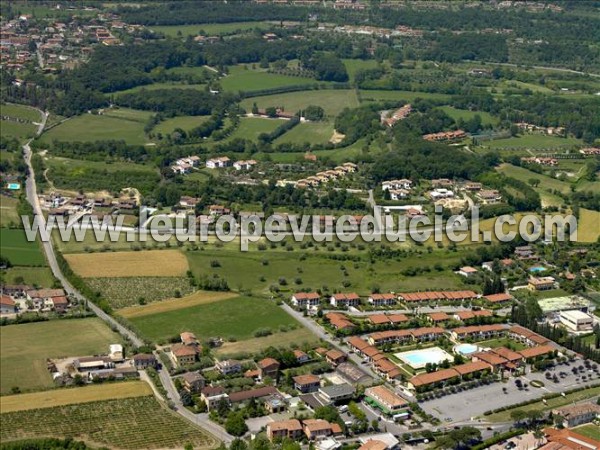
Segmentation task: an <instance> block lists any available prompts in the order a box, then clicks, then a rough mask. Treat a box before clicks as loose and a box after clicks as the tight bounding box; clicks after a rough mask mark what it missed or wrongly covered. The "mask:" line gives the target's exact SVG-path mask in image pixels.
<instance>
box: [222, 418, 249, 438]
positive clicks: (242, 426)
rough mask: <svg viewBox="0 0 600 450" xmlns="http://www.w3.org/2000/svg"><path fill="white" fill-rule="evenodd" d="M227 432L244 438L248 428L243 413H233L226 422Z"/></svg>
mask: <svg viewBox="0 0 600 450" xmlns="http://www.w3.org/2000/svg"><path fill="white" fill-rule="evenodd" d="M225 430H226V431H227V432H228V433H229V434H231V435H233V436H243V435H244V434H245V433H246V431H248V426H247V425H246V421H245V420H244V416H243V415H242V413H241V412H231V413H229V415H228V416H227V420H226V421H225Z"/></svg>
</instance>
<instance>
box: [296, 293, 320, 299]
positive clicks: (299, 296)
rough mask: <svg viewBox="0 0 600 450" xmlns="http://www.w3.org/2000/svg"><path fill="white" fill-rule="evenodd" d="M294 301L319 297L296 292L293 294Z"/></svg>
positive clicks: (315, 294)
mask: <svg viewBox="0 0 600 450" xmlns="http://www.w3.org/2000/svg"><path fill="white" fill-rule="evenodd" d="M294 297H295V298H296V300H310V299H320V298H321V296H320V295H319V294H318V293H316V292H296V293H295V294H294Z"/></svg>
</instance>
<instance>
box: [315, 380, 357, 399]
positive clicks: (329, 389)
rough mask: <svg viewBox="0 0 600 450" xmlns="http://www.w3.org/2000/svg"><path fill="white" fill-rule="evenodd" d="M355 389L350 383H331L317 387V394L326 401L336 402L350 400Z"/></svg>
mask: <svg viewBox="0 0 600 450" xmlns="http://www.w3.org/2000/svg"><path fill="white" fill-rule="evenodd" d="M354 392H355V389H354V387H353V386H352V385H351V384H348V383H341V384H332V385H331V386H324V387H321V388H319V395H320V396H321V397H323V398H324V399H325V400H326V401H327V402H328V403H337V402H342V401H345V400H350V399H351V398H352V396H353V395H354Z"/></svg>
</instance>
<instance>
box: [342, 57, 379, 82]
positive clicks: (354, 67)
mask: <svg viewBox="0 0 600 450" xmlns="http://www.w3.org/2000/svg"><path fill="white" fill-rule="evenodd" d="M342 61H343V62H344V65H345V66H346V70H347V71H348V76H349V77H350V81H354V76H355V75H356V72H358V71H359V70H367V69H374V68H376V67H377V61H375V60H374V59H365V60H363V59H344V60H342Z"/></svg>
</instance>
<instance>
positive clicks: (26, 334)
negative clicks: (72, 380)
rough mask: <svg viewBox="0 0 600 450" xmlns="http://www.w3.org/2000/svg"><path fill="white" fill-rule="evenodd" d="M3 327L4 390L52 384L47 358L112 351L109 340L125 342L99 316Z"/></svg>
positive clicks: (1, 388) (0, 380)
mask: <svg viewBox="0 0 600 450" xmlns="http://www.w3.org/2000/svg"><path fill="white" fill-rule="evenodd" d="M0 331H1V334H2V339H1V340H0V349H1V351H0V361H1V363H2V364H1V365H2V377H0V392H2V393H3V394H4V393H7V392H9V391H10V389H11V388H12V387H14V386H18V387H19V388H20V389H21V390H22V391H24V390H34V389H42V388H49V387H52V386H53V383H52V377H51V376H50V372H48V369H46V359H47V358H58V357H65V356H85V355H97V354H99V353H102V352H106V351H108V346H109V344H114V343H119V342H121V337H120V336H119V335H118V334H117V333H114V332H112V331H111V330H110V328H108V327H107V326H106V325H105V324H104V322H102V321H101V320H100V319H96V318H89V319H72V320H52V321H49V322H38V323H26V324H22V325H8V326H4V327H2V329H1V330H0Z"/></svg>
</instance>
